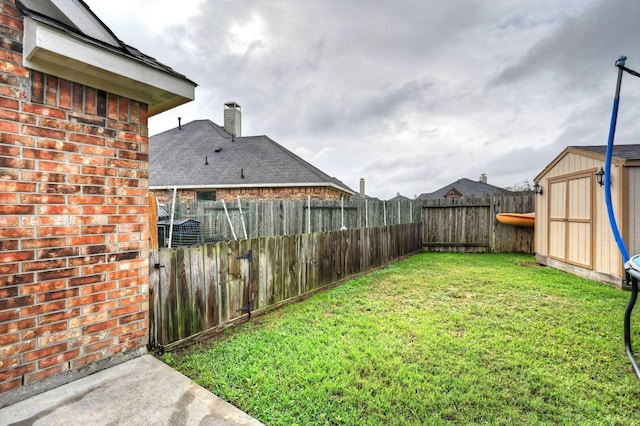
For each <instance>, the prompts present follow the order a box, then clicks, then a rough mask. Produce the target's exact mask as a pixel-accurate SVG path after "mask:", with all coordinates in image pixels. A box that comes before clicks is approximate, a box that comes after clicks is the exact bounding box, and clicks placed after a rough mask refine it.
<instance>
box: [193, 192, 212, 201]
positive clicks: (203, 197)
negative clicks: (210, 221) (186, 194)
mask: <svg viewBox="0 0 640 426" xmlns="http://www.w3.org/2000/svg"><path fill="white" fill-rule="evenodd" d="M196 201H216V191H202V192H201V191H198V192H197V193H196Z"/></svg>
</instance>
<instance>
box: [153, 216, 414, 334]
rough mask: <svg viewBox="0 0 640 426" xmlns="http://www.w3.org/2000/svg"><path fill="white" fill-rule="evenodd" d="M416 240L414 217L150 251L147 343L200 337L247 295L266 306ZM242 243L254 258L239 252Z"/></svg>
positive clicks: (380, 262)
mask: <svg viewBox="0 0 640 426" xmlns="http://www.w3.org/2000/svg"><path fill="white" fill-rule="evenodd" d="M421 244H422V231H421V225H420V224H419V223H413V224H402V225H395V226H387V227H377V228H367V229H364V228H362V229H351V230H346V231H335V232H323V233H313V234H297V235H288V236H273V237H265V238H259V239H252V240H244V241H239V242H238V241H233V242H230V243H227V242H219V243H215V244H205V245H200V246H193V247H179V248H176V249H167V248H163V249H160V250H159V252H152V253H151V255H150V263H151V264H152V267H151V268H150V272H151V277H150V284H151V286H150V292H149V294H150V298H151V299H150V303H149V305H150V310H151V312H150V320H151V322H152V324H151V326H150V333H149V339H150V345H151V346H164V347H166V346H167V345H168V346H169V347H175V346H177V345H180V344H182V343H184V342H190V341H193V340H194V339H195V340H197V339H199V338H203V336H205V335H208V334H211V333H214V332H216V331H220V330H222V329H224V328H225V327H227V326H228V325H229V324H233V323H235V322H237V321H239V320H240V319H242V318H244V317H245V316H246V311H243V309H242V308H243V306H246V305H248V302H249V300H250V298H252V299H254V303H253V309H254V311H256V312H257V313H258V314H259V313H260V312H266V311H268V310H269V309H273V307H274V306H279V305H280V304H282V303H285V302H287V301H291V300H297V299H298V298H300V297H306V296H307V295H309V294H312V293H314V292H315V291H318V290H320V289H322V288H326V287H328V286H331V285H334V284H336V283H337V282H340V281H341V280H343V279H345V278H348V277H350V276H355V275H357V274H361V273H366V272H368V271H370V270H372V269H375V268H379V267H381V266H384V265H385V264H387V263H389V262H391V261H393V260H395V259H397V258H400V257H403V256H407V255H409V254H411V253H415V252H417V251H419V250H421V247H422V245H421ZM385 245H386V246H387V247H386V248H384V249H381V248H380V246H385ZM249 250H251V251H252V254H253V261H249V260H246V259H241V258H240V259H239V257H241V256H244V255H245V254H246V253H247V252H248V251H249ZM156 265H158V267H155V266H156Z"/></svg>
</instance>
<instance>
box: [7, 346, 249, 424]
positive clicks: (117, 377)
mask: <svg viewBox="0 0 640 426" xmlns="http://www.w3.org/2000/svg"><path fill="white" fill-rule="evenodd" d="M0 425H47V426H53V425H65V426H74V425H172V426H173V425H262V423H260V422H259V421H257V420H255V419H253V418H252V417H250V416H249V415H247V414H246V413H244V412H242V411H240V410H238V409H237V408H235V407H234V406H232V405H231V404H229V403H227V402H225V401H223V400H221V399H220V398H218V397H217V396H215V395H214V394H212V393H211V392H209V391H208V390H206V389H204V388H203V387H201V386H199V385H197V384H195V383H194V382H192V381H191V380H190V379H189V378H187V377H186V376H184V375H182V374H180V373H178V372H177V371H175V370H173V369H172V368H171V367H169V366H168V365H166V364H164V363H163V362H162V361H159V360H157V359H156V358H154V357H153V356H151V355H143V356H141V357H138V358H135V359H132V360H129V361H126V362H124V363H122V364H119V365H116V366H114V367H111V368H108V369H106V370H102V371H100V372H97V373H95V374H92V375H90V376H87V377H84V378H82V379H78V380H76V381H74V382H71V383H67V384H65V385H63V386H60V387H57V388H55V389H51V390H49V391H47V392H44V393H41V394H39V395H36V396H33V397H31V398H28V399H25V400H24V401H20V402H17V403H15V404H13V405H9V406H7V407H4V408H2V409H0Z"/></svg>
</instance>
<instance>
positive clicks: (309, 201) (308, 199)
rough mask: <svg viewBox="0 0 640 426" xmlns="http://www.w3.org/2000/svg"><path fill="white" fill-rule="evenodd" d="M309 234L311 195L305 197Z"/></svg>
mask: <svg viewBox="0 0 640 426" xmlns="http://www.w3.org/2000/svg"><path fill="white" fill-rule="evenodd" d="M310 233H311V195H307V234H310Z"/></svg>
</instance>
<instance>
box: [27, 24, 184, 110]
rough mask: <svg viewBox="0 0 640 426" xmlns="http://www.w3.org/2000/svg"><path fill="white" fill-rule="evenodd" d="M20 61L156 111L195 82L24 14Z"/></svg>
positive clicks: (177, 102) (170, 105)
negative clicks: (126, 98)
mask: <svg viewBox="0 0 640 426" xmlns="http://www.w3.org/2000/svg"><path fill="white" fill-rule="evenodd" d="M24 29H25V30H24V51H23V64H24V66H25V67H27V68H31V69H34V70H37V71H41V72H45V73H50V74H53V75H56V76H58V77H62V78H65V79H69V80H72V81H75V82H78V83H81V84H86V85H90V86H92V87H96V88H98V89H102V90H105V91H107V92H110V93H115V94H118V95H121V96H126V97H129V98H132V99H135V100H137V101H141V102H145V103H147V104H149V115H150V116H152V115H155V114H158V113H160V112H163V111H166V110H167V109H170V108H173V107H174V106H177V105H181V104H183V103H186V102H189V101H191V100H193V99H194V98H195V85H194V84H193V83H192V82H190V81H187V80H185V79H182V78H179V77H176V76H173V75H171V74H168V73H164V72H162V71H160V70H157V69H155V68H153V67H151V66H147V65H145V64H143V63H141V62H138V61H136V60H134V59H131V58H127V57H125V56H122V55H118V54H116V53H114V52H111V51H109V50H107V49H103V48H100V47H99V46H95V45H92V44H89V43H86V42H83V41H82V40H80V39H78V38H77V37H73V36H72V35H70V34H67V33H65V32H63V31H59V30H57V29H55V28H52V27H50V26H48V25H45V24H42V23H40V22H38V21H35V20H33V19H31V18H29V17H25V26H24Z"/></svg>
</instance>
